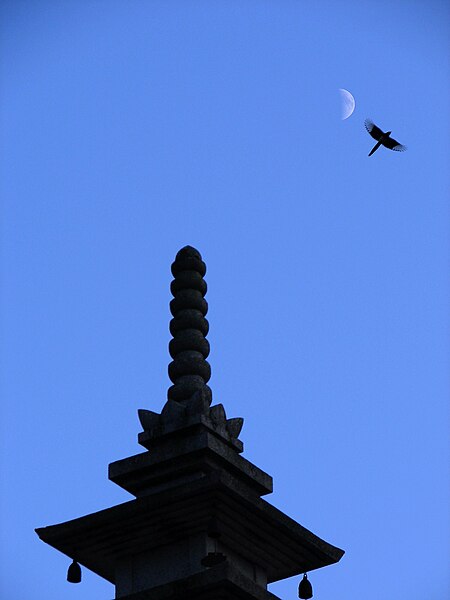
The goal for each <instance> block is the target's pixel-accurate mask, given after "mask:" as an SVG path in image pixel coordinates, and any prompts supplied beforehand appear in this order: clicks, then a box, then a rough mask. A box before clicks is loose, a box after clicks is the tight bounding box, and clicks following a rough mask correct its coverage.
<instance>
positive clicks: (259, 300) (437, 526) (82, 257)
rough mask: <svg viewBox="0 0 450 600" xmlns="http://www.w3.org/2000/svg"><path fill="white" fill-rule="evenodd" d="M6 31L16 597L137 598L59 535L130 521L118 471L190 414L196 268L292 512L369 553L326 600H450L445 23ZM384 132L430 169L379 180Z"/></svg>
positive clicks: (225, 364)
mask: <svg viewBox="0 0 450 600" xmlns="http://www.w3.org/2000/svg"><path fill="white" fill-rule="evenodd" d="M0 11H1V13H0V21H1V32H0V33H1V41H0V45H1V53H0V54H1V59H0V60H1V66H0V69H1V70H0V84H1V86H0V87H1V90H0V118H1V132H0V152H1V165H0V169H1V173H0V175H1V182H0V192H1V200H0V202H1V289H2V292H1V346H2V348H1V365H2V366H1V388H2V403H1V409H0V410H1V425H0V427H1V461H2V462H1V488H2V493H1V511H0V516H1V521H2V524H1V530H2V534H1V546H0V565H1V566H0V595H1V596H2V598H7V599H8V600H31V599H41V598H45V599H46V600H63V599H67V600H74V599H77V598H78V599H80V598H82V599H83V600H91V599H92V600H94V599H99V598H104V599H105V600H108V599H111V598H113V596H114V588H113V586H112V585H111V584H110V583H108V582H106V581H103V580H102V579H101V578H99V577H98V576H97V575H95V574H93V573H91V572H89V571H88V570H87V569H83V581H82V583H81V584H80V585H71V584H69V583H67V582H66V572H67V567H68V564H69V562H70V561H69V559H68V558H67V557H66V556H64V555H63V554H60V553H59V552H57V551H56V550H54V549H53V548H51V547H50V546H48V545H46V544H44V543H43V542H41V541H40V540H39V539H38V537H37V535H36V534H35V532H34V528H35V527H42V526H46V525H51V524H55V523H59V522H63V521H66V520H69V519H73V518H76V517H79V516H82V515H85V514H88V513H91V512H94V511H97V510H100V509H103V508H107V507H109V506H113V505H116V504H118V503H121V502H126V501H128V500H131V499H132V496H131V495H129V494H127V493H126V492H125V491H124V490H122V489H121V488H119V487H117V486H115V485H114V484H113V483H112V482H110V481H108V478H107V466H108V464H109V463H110V462H113V461H115V460H119V459H121V458H125V457H127V456H130V455H133V454H136V453H139V452H141V451H143V448H142V447H141V446H139V445H138V444H137V435H138V433H139V431H140V430H141V428H140V424H139V421H138V418H137V410H138V409H139V408H147V409H150V410H154V411H156V412H159V411H160V410H161V408H162V406H163V405H164V403H165V401H166V393H167V388H168V387H169V385H170V381H169V379H168V375H167V365H168V363H169V361H170V357H169V354H168V350H167V346H168V342H169V340H170V334H169V331H168V323H169V319H170V313H169V308H168V304H169V301H170V299H171V295H170V291H169V285H170V281H171V279H172V277H171V273H170V264H171V262H172V261H173V260H174V257H175V254H176V253H177V251H178V250H179V249H180V248H182V247H183V246H185V245H187V244H189V245H192V246H195V247H196V248H197V249H198V250H199V251H200V252H201V254H202V256H203V259H204V260H205V262H206V264H207V268H208V271H207V274H206V277H205V279H206V280H207V282H208V293H207V296H206V298H207V300H208V303H209V313H208V320H209V322H210V333H209V335H208V339H209V341H210V344H211V354H210V356H209V359H208V360H209V362H210V364H211V367H212V377H211V380H210V386H211V388H212V390H213V401H214V403H223V404H224V406H225V409H226V411H227V415H228V416H229V417H238V416H240V417H244V419H245V423H244V428H243V430H242V433H241V436H240V438H241V439H242V441H243V442H244V454H243V456H244V457H245V458H247V459H248V460H250V461H252V462H254V463H255V464H256V465H257V466H258V467H260V468H261V469H263V470H264V471H266V472H268V473H269V474H270V475H272V476H273V478H274V492H273V494H272V495H270V496H266V500H267V501H269V502H271V503H272V504H274V505H275V506H276V507H277V508H279V509H280V510H282V511H284V512H286V513H287V514H288V515H289V516H290V517H292V518H294V519H295V520H297V521H298V522H300V523H301V524H302V525H303V526H305V527H307V528H308V529H310V530H311V531H313V532H314V533H315V534H317V535H319V536H320V537H322V538H324V539H325V540H327V541H328V542H330V543H332V544H333V545H336V546H338V547H340V548H342V549H344V550H345V555H344V557H343V558H342V560H341V561H340V562H339V563H338V564H337V565H333V566H330V567H326V568H324V569H320V570H318V571H314V572H312V573H311V574H310V580H311V582H312V584H313V587H314V598H315V599H317V600H341V599H342V600H344V599H345V600H360V599H361V598H364V600H379V599H380V598H386V599H389V598H395V599H396V600H403V599H405V600H406V599H407V600H416V599H417V600H419V599H420V600H422V599H423V598H427V600H442V599H443V598H444V597H446V596H447V594H448V593H449V592H450V581H449V572H448V564H449V559H450V548H449V539H450V535H449V534H450V523H449V510H448V506H449V499H450V498H449V495H450V491H449V486H448V480H449V477H448V476H449V468H448V465H449V454H450V453H449V440H448V424H449V404H448V389H449V388H448V384H449V370H448V362H447V361H448V350H449V341H448V340H449V338H448V334H449V318H448V303H449V296H450V294H449V282H448V275H447V273H448V256H449V253H448V251H449V219H448V217H449V214H448V200H449V183H450V181H449V179H450V177H449V174H448V173H449V171H448V166H449V164H450V160H449V159H450V143H449V125H450V114H449V105H450V86H449V83H450V77H449V64H448V56H449V42H448V39H450V38H449V23H450V19H449V8H448V6H446V3H445V2H443V1H442V2H441V1H437V0H435V1H433V0H430V1H428V2H425V1H422V2H419V1H414V0H410V1H406V0H397V1H396V2H388V1H387V0H377V1H375V0H374V1H372V0H360V1H359V2H355V1H353V0H342V1H341V2H333V1H331V0H329V1H325V0H317V1H315V2H313V1H309V0H304V1H302V0H295V1H294V0H258V1H257V0H246V1H244V0H240V1H237V0H178V1H177V0H169V1H168V0H148V1H143V0H141V1H138V0H129V1H125V0H121V1H118V0H109V1H106V0H97V1H94V0H84V1H82V2H80V1H78V0H76V1H75V0H62V1H58V2H51V1H44V0H33V1H27V0H14V1H8V0H4V1H3V2H2V4H1V9H0ZM339 88H345V89H347V90H349V91H350V92H351V93H352V94H353V96H354V98H355V100H356V108H355V111H354V113H353V114H352V115H351V116H350V117H349V118H348V119H346V120H344V121H343V120H341V118H340V99H339V93H338V89H339ZM366 118H370V119H372V120H373V121H374V122H375V123H376V124H377V125H378V126H380V127H381V128H382V129H383V130H385V131H386V130H390V131H392V136H393V137H394V138H395V139H397V140H398V141H399V142H401V143H402V144H405V145H406V146H407V147H408V150H407V151H406V152H404V153H399V152H392V151H390V150H388V149H385V148H380V149H379V150H378V151H377V152H376V153H375V154H374V155H373V156H371V157H370V158H369V157H368V153H369V151H370V149H371V148H372V147H373V145H374V143H375V141H374V140H373V139H372V138H371V137H370V136H369V134H368V133H367V132H366V130H365V128H364V119H366ZM298 581H299V578H297V577H296V578H292V579H288V580H285V581H282V582H278V583H275V584H272V585H270V588H269V589H270V591H271V592H272V593H274V594H276V595H277V596H279V597H280V598H282V599H283V600H288V599H289V598H296V597H297V589H296V588H297V585H298Z"/></svg>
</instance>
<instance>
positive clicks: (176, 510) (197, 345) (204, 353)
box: [36, 246, 344, 600]
mask: <svg viewBox="0 0 450 600" xmlns="http://www.w3.org/2000/svg"><path fill="white" fill-rule="evenodd" d="M205 272H206V266H205V263H204V262H203V260H202V257H201V255H200V253H199V252H198V251H197V250H195V248H192V247H190V246H186V247H185V248H183V249H181V250H180V251H179V252H178V254H177V255H176V258H175V261H174V263H173V264H172V274H173V277H174V279H173V281H172V283H171V286H170V289H171V292H172V295H173V296H174V298H173V300H172V301H171V302H170V311H171V313H172V315H173V318H172V320H171V321H170V332H171V334H172V336H173V337H172V339H171V341H170V343H169V352H170V355H171V357H172V359H173V360H172V362H171V363H170V364H169V377H170V379H171V381H172V382H173V385H172V386H171V387H170V388H169V390H168V394H167V402H166V403H165V405H164V406H163V408H162V410H161V413H156V412H153V411H150V410H140V411H139V420H140V422H141V425H142V429H143V431H142V432H141V433H140V434H139V436H138V441H139V443H140V444H141V445H142V446H143V447H144V448H145V452H142V453H140V454H136V455H134V456H130V457H128V458H124V459H122V460H119V461H117V462H113V463H111V464H110V465H109V479H110V480H111V481H113V482H114V483H116V484H117V485H119V486H121V487H122V488H124V489H125V490H127V491H128V492H130V494H132V495H133V496H135V499H134V500H131V501H129V502H125V503H124V504H119V505H118V506H113V507H111V508H107V509H105V510H101V511H99V512H95V513H93V514H90V515H86V516H84V517H80V518H78V519H74V520H72V521H67V522H66V523H60V524H58V525H51V526H49V527H42V528H39V529H36V532H37V534H38V536H39V537H40V539H41V540H43V541H44V542H46V543H47V544H50V545H51V546H53V547H54V548H56V549H57V550H59V551H60V552H63V553H64V554H66V555H67V556H68V557H70V559H71V560H72V561H73V562H72V564H71V565H70V567H69V572H68V580H69V581H71V582H74V583H75V582H78V581H80V579H81V571H80V566H79V565H82V566H84V567H86V568H87V569H90V570H91V571H94V572H95V573H97V574H98V575H100V577H103V578H105V579H107V580H108V581H110V582H111V583H113V584H114V585H115V590H116V595H115V597H116V598H117V599H120V600H169V599H170V600H175V599H180V600H181V599H183V600H186V599H192V600H193V599H195V600H238V599H239V600H256V599H257V600H277V597H276V596H274V595H273V594H272V593H270V592H269V591H268V590H267V585H268V584H269V583H272V582H274V581H278V580H280V579H284V578H286V577H291V576H293V575H297V574H303V573H306V572H309V571H312V570H314V569H319V568H321V567H325V566H326V565H330V564H333V563H336V562H337V561H339V559H340V558H341V557H342V555H343V554H344V552H343V551H342V550H340V549H339V548H336V547H334V546H332V545H330V544H329V543H327V542H325V541H324V540H322V539H320V538H319V537H317V536H316V535H314V534H313V533H311V532H310V531H308V530H307V529H305V528H304V527H302V526H301V525H299V524H298V523H296V522H295V521H293V520H292V519H291V518H289V517H288V516H287V515H285V514H284V513H282V512H281V511H279V510H278V509H276V508H275V507H274V506H272V505H271V504H269V503H268V502H267V501H266V500H264V499H263V498H262V496H265V495H266V494H270V493H271V492H272V478H271V477H270V475H267V473H264V471H261V470H260V469H259V468H258V467H256V466H255V465H254V464H252V463H251V462H249V461H248V460H246V459H245V458H243V456H242V451H243V444H242V442H241V440H240V439H239V435H240V432H241V428H242V425H243V419H241V418H231V419H229V418H227V416H226V414H225V409H224V407H223V406H222V404H212V393H211V389H210V388H209V386H208V385H207V382H208V381H209V379H210V376H211V367H210V365H209V363H208V362H207V360H206V358H207V357H208V354H209V343H208V341H207V339H206V335H207V333H208V328H209V324H208V321H207V320H206V318H205V315H206V313H207V311H208V304H207V302H206V300H205V298H204V296H205V294H206V282H205V280H204V275H205ZM305 580H306V581H305ZM302 584H303V591H300V597H304V598H309V597H311V596H310V595H309V593H310V592H308V586H309V582H308V581H307V578H306V577H305V576H304V580H303V582H302V583H301V586H302ZM305 584H306V585H305ZM305 589H306V592H305ZM293 597H294V594H293Z"/></svg>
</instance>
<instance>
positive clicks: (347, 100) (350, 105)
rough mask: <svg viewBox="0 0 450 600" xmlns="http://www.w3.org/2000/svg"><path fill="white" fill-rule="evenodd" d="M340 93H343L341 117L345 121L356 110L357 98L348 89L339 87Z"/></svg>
mask: <svg viewBox="0 0 450 600" xmlns="http://www.w3.org/2000/svg"><path fill="white" fill-rule="evenodd" d="M339 94H340V95H341V119H342V120H343V121H344V120H345V119H348V118H349V116H350V115H351V114H352V113H353V111H354V110H355V99H354V98H353V96H352V95H351V94H350V92H349V91H348V90H344V89H343V88H339Z"/></svg>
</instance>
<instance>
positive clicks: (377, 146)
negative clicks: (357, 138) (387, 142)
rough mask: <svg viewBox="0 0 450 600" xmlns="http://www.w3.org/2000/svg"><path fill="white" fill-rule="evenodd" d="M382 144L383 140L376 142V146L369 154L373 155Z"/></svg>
mask: <svg viewBox="0 0 450 600" xmlns="http://www.w3.org/2000/svg"><path fill="white" fill-rule="evenodd" d="M380 146H381V142H377V143H376V144H375V146H374V147H373V148H372V150H371V151H370V152H369V154H368V156H372V154H373V153H374V152H375V150H378V148H379V147H380Z"/></svg>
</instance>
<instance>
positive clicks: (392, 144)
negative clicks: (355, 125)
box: [364, 119, 406, 156]
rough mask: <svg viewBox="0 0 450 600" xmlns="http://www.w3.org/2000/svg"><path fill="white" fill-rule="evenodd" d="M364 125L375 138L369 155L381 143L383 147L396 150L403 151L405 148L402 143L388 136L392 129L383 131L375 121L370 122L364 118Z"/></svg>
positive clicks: (370, 154)
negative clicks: (375, 141)
mask: <svg viewBox="0 0 450 600" xmlns="http://www.w3.org/2000/svg"><path fill="white" fill-rule="evenodd" d="M364 125H365V126H366V129H367V131H368V132H369V133H370V135H371V136H372V137H373V138H374V139H375V140H377V143H376V144H375V146H374V147H373V148H372V150H371V151H370V152H369V156H372V154H373V153H374V152H375V150H378V148H379V147H380V146H381V145H383V146H384V147H385V148H389V150H395V151H396V152H404V151H405V150H406V146H403V144H400V143H399V142H397V140H394V138H391V137H390V135H391V133H392V131H386V133H384V131H381V129H380V128H379V127H377V126H376V125H375V123H372V121H371V120H370V119H366V120H365V121H364Z"/></svg>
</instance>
